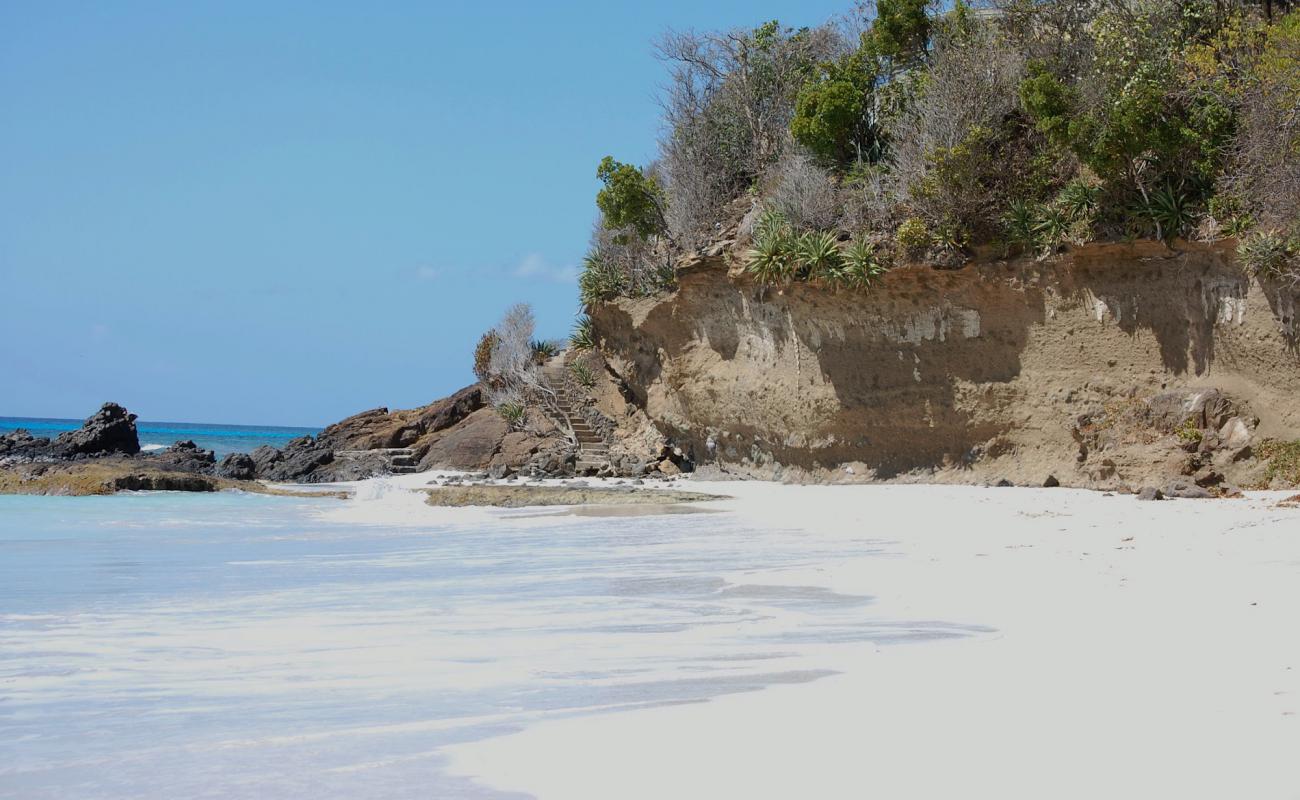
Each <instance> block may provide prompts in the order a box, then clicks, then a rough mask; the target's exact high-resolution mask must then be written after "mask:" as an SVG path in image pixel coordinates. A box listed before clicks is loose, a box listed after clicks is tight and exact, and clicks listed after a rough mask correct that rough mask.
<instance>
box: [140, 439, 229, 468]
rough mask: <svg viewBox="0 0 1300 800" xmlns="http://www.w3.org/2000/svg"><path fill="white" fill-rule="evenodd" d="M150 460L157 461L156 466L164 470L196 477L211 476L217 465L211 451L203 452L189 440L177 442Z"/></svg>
mask: <svg viewBox="0 0 1300 800" xmlns="http://www.w3.org/2000/svg"><path fill="white" fill-rule="evenodd" d="M150 459H151V460H155V461H157V462H158V465H159V466H161V467H164V468H165V469H170V470H176V471H177V472H192V473H195V474H198V475H210V474H212V471H213V469H214V467H215V465H216V463H217V458H216V456H215V455H214V454H213V452H212V451H211V450H204V449H203V448H201V447H199V446H198V445H196V444H195V443H194V442H192V441H189V440H185V441H181V442H177V443H176V444H174V445H172V446H171V447H169V448H167V449H166V450H164V451H162V452H161V453H159V454H158V455H156V456H152V457H150Z"/></svg>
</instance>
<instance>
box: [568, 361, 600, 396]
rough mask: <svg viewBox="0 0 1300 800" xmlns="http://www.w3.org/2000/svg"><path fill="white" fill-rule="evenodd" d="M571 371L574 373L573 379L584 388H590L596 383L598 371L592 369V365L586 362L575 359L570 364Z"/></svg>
mask: <svg viewBox="0 0 1300 800" xmlns="http://www.w3.org/2000/svg"><path fill="white" fill-rule="evenodd" d="M569 371H570V372H572V373H573V379H574V380H575V381H577V382H578V385H579V386H581V387H583V388H584V389H590V388H591V387H593V386H595V385H596V373H594V372H592V371H591V367H589V366H587V364H586V362H583V361H575V362H573V363H572V364H570V365H569Z"/></svg>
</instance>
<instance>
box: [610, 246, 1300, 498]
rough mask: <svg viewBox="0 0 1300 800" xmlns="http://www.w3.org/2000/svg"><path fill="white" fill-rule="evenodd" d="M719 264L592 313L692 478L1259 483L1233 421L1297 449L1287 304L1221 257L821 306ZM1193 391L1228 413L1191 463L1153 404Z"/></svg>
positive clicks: (974, 269)
mask: <svg viewBox="0 0 1300 800" xmlns="http://www.w3.org/2000/svg"><path fill="white" fill-rule="evenodd" d="M735 260H736V259H735V257H734V255H727V254H724V255H721V256H718V257H715V258H711V259H705V260H703V261H700V262H698V263H697V264H695V265H692V266H690V267H687V268H685V269H683V270H682V271H681V272H680V274H679V289H678V290H677V291H676V292H674V293H672V294H670V295H665V296H660V297H654V298H641V299H634V300H619V301H616V302H613V303H609V304H605V305H603V306H601V307H600V308H598V309H595V310H594V312H593V315H592V316H593V319H594V321H595V324H596V328H597V331H598V332H599V335H600V336H601V338H602V340H603V349H604V351H605V353H606V356H607V358H608V360H609V362H610V364H611V367H612V368H613V369H614V371H615V372H616V373H618V375H619V376H620V377H621V378H622V379H623V380H624V382H625V383H626V384H627V387H628V389H629V390H630V392H631V394H632V395H633V397H634V398H635V400H636V401H637V402H638V403H639V404H641V405H642V406H643V407H644V409H645V411H646V412H647V413H648V414H649V416H650V418H651V419H652V420H654V422H655V423H656V424H657V425H658V426H659V427H660V428H661V429H662V430H663V432H664V433H665V434H667V435H668V436H669V437H670V438H671V439H672V440H673V441H674V442H675V443H676V444H677V445H679V446H681V447H684V448H689V449H690V450H691V451H692V452H693V454H694V456H695V458H696V460H697V461H698V462H699V463H700V464H701V465H707V464H709V463H714V464H716V465H719V466H721V467H722V468H724V469H726V470H728V471H734V472H741V473H745V474H750V475H759V476H774V475H775V476H780V475H785V476H787V477H790V476H793V477H820V478H832V477H834V478H838V479H863V478H876V479H893V478H897V479H918V480H921V479H923V480H950V481H985V480H994V479H997V478H1008V479H1010V480H1012V481H1015V482H1017V483H1021V482H1024V483H1041V482H1042V481H1043V480H1044V479H1045V478H1046V476H1047V475H1049V474H1050V475H1053V476H1054V477H1056V478H1057V479H1058V480H1060V481H1061V482H1062V483H1064V484H1067V485H1084V486H1111V485H1125V484H1128V485H1133V484H1141V483H1144V482H1154V481H1156V480H1163V479H1167V478H1168V477H1169V476H1171V475H1179V474H1181V475H1192V474H1193V473H1196V472H1197V470H1201V472H1204V471H1205V470H1206V469H1207V468H1211V467H1212V468H1213V469H1215V470H1218V471H1219V472H1220V473H1222V474H1224V475H1226V480H1231V481H1238V482H1242V483H1259V482H1260V476H1261V474H1262V473H1261V466H1260V465H1259V464H1257V463H1256V462H1255V461H1254V459H1253V458H1251V454H1250V452H1249V448H1247V449H1246V450H1245V451H1242V449H1241V447H1240V445H1241V440H1242V435H1240V434H1241V431H1240V428H1241V427H1242V426H1244V428H1245V429H1246V431H1247V434H1248V436H1247V438H1248V440H1249V441H1251V442H1258V441H1260V440H1261V439H1263V438H1265V437H1271V438H1277V439H1296V438H1300V353H1298V351H1297V346H1296V345H1297V339H1296V333H1297V326H1296V323H1295V300H1296V298H1295V295H1294V293H1293V292H1292V291H1289V290H1280V289H1278V288H1276V287H1263V286H1261V285H1260V284H1259V283H1257V282H1255V281H1253V280H1251V279H1249V278H1248V276H1247V275H1246V274H1245V272H1244V271H1243V270H1242V269H1241V268H1239V267H1238V266H1236V264H1235V263H1234V260H1233V258H1232V255H1231V248H1230V247H1226V246H1219V247H1215V246H1208V245H1196V244H1187V243H1179V244H1178V245H1177V246H1176V247H1175V248H1173V249H1170V248H1166V247H1165V246H1164V245H1161V244H1158V243H1151V242H1141V243H1136V244H1124V245H1091V246H1088V247H1084V248H1080V249H1078V250H1075V251H1072V252H1071V253H1069V254H1067V255H1063V256H1058V257H1054V258H1052V259H1050V260H1046V261H1035V260H1032V259H1023V260H1017V261H1011V262H997V263H982V264H976V265H972V266H968V267H966V268H964V269H961V270H956V271H940V270H935V269H931V268H928V267H922V266H914V267H905V268H900V269H895V270H892V271H890V272H888V273H886V274H885V275H884V276H883V277H882V278H881V279H880V280H879V282H878V283H877V284H876V285H875V286H873V287H872V288H871V289H870V290H868V291H866V292H863V293H854V292H843V293H838V294H837V293H834V292H832V291H829V290H827V289H824V288H820V287H818V286H814V285H808V284H796V285H793V286H789V287H786V288H784V289H764V288H762V287H760V286H757V285H755V284H754V283H753V282H752V281H750V280H749V279H748V278H747V277H746V276H744V275H743V274H740V273H739V271H738V270H736V269H734V268H733V269H731V270H730V271H729V270H728V265H729V263H730V264H733V265H734V263H735ZM1209 388H1214V389H1217V390H1219V391H1220V392H1222V393H1223V394H1224V395H1226V399H1225V400H1224V402H1225V403H1226V404H1227V406H1226V407H1225V408H1226V410H1224V409H1222V408H1221V409H1219V410H1220V411H1221V412H1222V413H1219V412H1216V413H1215V414H1213V415H1211V416H1212V417H1213V418H1209V417H1206V415H1205V414H1204V413H1202V412H1201V411H1199V410H1198V411H1197V413H1198V414H1201V418H1200V421H1199V422H1198V423H1197V425H1192V426H1191V427H1197V426H1199V427H1203V428H1204V429H1205V431H1204V435H1203V436H1201V438H1206V439H1214V441H1213V442H1211V444H1214V445H1215V446H1217V445H1219V444H1222V442H1218V441H1217V439H1215V437H1217V436H1218V434H1219V433H1220V431H1219V430H1218V426H1219V425H1220V424H1221V423H1225V420H1229V419H1232V420H1235V422H1234V426H1235V427H1234V428H1233V431H1232V433H1235V434H1238V435H1236V436H1235V437H1234V438H1235V441H1234V443H1233V444H1234V450H1233V452H1232V453H1231V454H1230V455H1225V454H1223V453H1219V452H1205V453H1201V454H1196V453H1195V452H1194V451H1195V441H1193V439H1194V438H1196V436H1195V435H1193V434H1194V433H1195V432H1193V431H1191V429H1190V428H1189V427H1188V425H1184V424H1183V422H1184V421H1180V420H1177V419H1174V418H1172V417H1171V416H1170V414H1169V413H1167V408H1168V407H1169V404H1170V402H1171V400H1170V397H1171V393H1174V392H1182V393H1183V395H1179V396H1178V397H1179V398H1181V399H1180V400H1179V402H1181V403H1182V404H1183V405H1184V406H1185V407H1186V408H1185V410H1186V411H1188V412H1190V411H1192V410H1193V407H1198V406H1197V404H1198V402H1199V403H1200V404H1201V405H1203V404H1204V398H1205V396H1204V393H1202V394H1201V395H1200V400H1199V401H1198V400H1197V395H1196V394H1195V392H1193V390H1204V389H1209ZM1161 395H1163V397H1161V398H1160V399H1158V400H1155V401H1154V402H1153V401H1152V398H1156V397H1157V396H1161ZM1174 405H1175V406H1177V405H1178V402H1175V403H1174ZM1198 408H1199V407H1198ZM1216 408H1218V406H1216ZM1161 409H1166V410H1165V411H1162V410H1161ZM1176 416H1178V414H1177V409H1175V414H1174V417H1176ZM1175 427H1179V428H1181V429H1182V432H1181V434H1179V433H1178V432H1176V431H1174V430H1173V428H1175ZM1228 433H1229V432H1228V431H1224V432H1223V435H1224V436H1227V435H1228ZM1189 444H1191V445H1192V447H1190V448H1189V447H1188V445H1189ZM711 445H712V446H711ZM1202 450H1206V448H1202ZM1209 450H1214V447H1209ZM1189 454H1190V455H1189ZM1189 458H1191V459H1192V460H1195V459H1196V458H1199V459H1200V460H1201V462H1202V463H1192V464H1188V463H1187V462H1188V460H1189ZM1211 461H1213V462H1214V463H1213V464H1212V465H1211V463H1210V462H1211ZM1210 481H1211V482H1214V478H1213V477H1211V478H1210Z"/></svg>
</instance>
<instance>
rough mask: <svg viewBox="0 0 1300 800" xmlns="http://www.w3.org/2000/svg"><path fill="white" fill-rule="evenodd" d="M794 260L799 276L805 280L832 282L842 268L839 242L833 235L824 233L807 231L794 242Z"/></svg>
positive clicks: (842, 255) (842, 261)
mask: <svg viewBox="0 0 1300 800" xmlns="http://www.w3.org/2000/svg"><path fill="white" fill-rule="evenodd" d="M794 258H795V262H796V263H797V264H798V268H799V274H800V275H801V276H803V277H805V278H825V279H832V280H833V279H834V278H835V277H836V276H837V275H838V274H839V272H840V269H841V267H843V266H844V254H843V253H841V252H840V246H839V242H838V241H836V239H835V235H834V234H832V233H829V232H824V231H823V232H821V233H817V232H814V231H809V232H807V233H805V234H803V235H802V236H800V237H799V238H798V239H797V240H795V245H794Z"/></svg>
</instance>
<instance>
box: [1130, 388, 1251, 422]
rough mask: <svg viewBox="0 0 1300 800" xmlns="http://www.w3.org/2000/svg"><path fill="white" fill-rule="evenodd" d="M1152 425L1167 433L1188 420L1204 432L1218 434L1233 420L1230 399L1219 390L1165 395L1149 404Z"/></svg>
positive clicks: (1166, 393) (1168, 393) (1151, 400)
mask: <svg viewBox="0 0 1300 800" xmlns="http://www.w3.org/2000/svg"><path fill="white" fill-rule="evenodd" d="M1147 413H1148V415H1149V416H1150V418H1151V422H1152V423H1153V424H1154V425H1156V427H1159V428H1161V429H1163V430H1166V431H1172V430H1175V429H1177V428H1180V427H1182V426H1183V425H1184V424H1186V423H1187V421H1188V420H1192V422H1193V424H1194V425H1195V426H1196V427H1197V428H1200V429H1201V430H1206V429H1209V430H1215V431H1217V430H1219V429H1220V428H1222V427H1223V425H1224V424H1225V423H1226V422H1227V421H1228V420H1229V419H1231V418H1232V417H1233V416H1234V410H1233V403H1232V400H1231V398H1229V397H1228V396H1227V395H1225V394H1224V393H1223V392H1221V391H1219V390H1218V389H1197V390H1193V391H1187V390H1183V391H1173V392H1164V393H1162V394H1158V395H1156V396H1155V397H1152V398H1151V399H1150V400H1148V401H1147Z"/></svg>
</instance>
